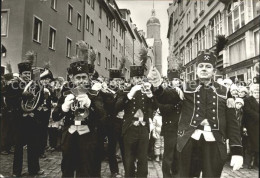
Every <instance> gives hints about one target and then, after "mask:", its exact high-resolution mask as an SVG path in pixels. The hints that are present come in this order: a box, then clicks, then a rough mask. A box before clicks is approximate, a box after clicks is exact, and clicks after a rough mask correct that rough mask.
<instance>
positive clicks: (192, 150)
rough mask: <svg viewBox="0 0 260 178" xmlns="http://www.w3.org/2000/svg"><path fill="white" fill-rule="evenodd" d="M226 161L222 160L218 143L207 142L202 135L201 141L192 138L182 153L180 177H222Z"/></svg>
mask: <svg viewBox="0 0 260 178" xmlns="http://www.w3.org/2000/svg"><path fill="white" fill-rule="evenodd" d="M224 164H225V160H222V159H221V156H220V152H219V149H218V145H217V142H216V141H215V142H206V141H205V139H204V136H203V135H201V137H200V140H198V141H197V140H194V139H192V138H190V139H189V140H188V142H187V143H186V145H185V147H184V148H183V150H182V152H180V157H179V176H180V177H199V176H200V172H201V171H202V177H220V176H221V172H222V169H223V167H224Z"/></svg>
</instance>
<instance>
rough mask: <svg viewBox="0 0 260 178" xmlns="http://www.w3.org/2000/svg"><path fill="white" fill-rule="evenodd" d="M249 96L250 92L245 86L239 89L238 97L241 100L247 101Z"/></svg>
mask: <svg viewBox="0 0 260 178" xmlns="http://www.w3.org/2000/svg"><path fill="white" fill-rule="evenodd" d="M247 95H248V90H247V88H246V87H245V86H240V87H239V88H238V96H239V98H242V99H245V98H246V97H247Z"/></svg>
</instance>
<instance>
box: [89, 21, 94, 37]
mask: <svg viewBox="0 0 260 178" xmlns="http://www.w3.org/2000/svg"><path fill="white" fill-rule="evenodd" d="M90 33H91V34H92V35H94V22H93V20H91V27H90Z"/></svg>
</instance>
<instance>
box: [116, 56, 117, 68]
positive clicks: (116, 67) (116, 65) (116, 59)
mask: <svg viewBox="0 0 260 178" xmlns="http://www.w3.org/2000/svg"><path fill="white" fill-rule="evenodd" d="M116 68H117V57H116Z"/></svg>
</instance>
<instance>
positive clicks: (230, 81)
mask: <svg viewBox="0 0 260 178" xmlns="http://www.w3.org/2000/svg"><path fill="white" fill-rule="evenodd" d="M223 83H224V84H229V85H231V84H232V83H233V82H232V80H231V79H229V78H226V79H224V80H223Z"/></svg>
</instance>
